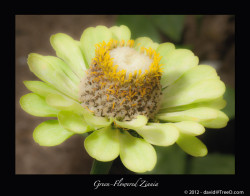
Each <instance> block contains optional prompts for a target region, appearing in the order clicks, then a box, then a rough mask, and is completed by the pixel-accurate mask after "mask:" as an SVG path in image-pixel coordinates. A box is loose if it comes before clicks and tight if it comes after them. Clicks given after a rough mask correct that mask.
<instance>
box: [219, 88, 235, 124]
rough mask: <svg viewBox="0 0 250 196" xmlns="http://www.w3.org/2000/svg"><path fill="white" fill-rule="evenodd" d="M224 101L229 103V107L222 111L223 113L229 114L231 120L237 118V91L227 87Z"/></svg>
mask: <svg viewBox="0 0 250 196" xmlns="http://www.w3.org/2000/svg"><path fill="white" fill-rule="evenodd" d="M224 99H225V100H226V101H227V105H226V107H225V108H223V109H222V111H223V112H225V113H226V114H227V116H228V117H229V119H233V118H234V117H235V89H234V88H232V87H229V86H226V92H225V94H224Z"/></svg>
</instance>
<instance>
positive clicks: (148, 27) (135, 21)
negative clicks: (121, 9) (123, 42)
mask: <svg viewBox="0 0 250 196" xmlns="http://www.w3.org/2000/svg"><path fill="white" fill-rule="evenodd" d="M116 25H126V26H127V27H129V28H130V30H131V39H136V38H138V37H144V36H146V37H150V38H151V39H152V40H153V41H154V42H158V43H159V42H161V38H160V34H159V32H158V31H157V29H156V28H155V26H154V25H153V24H152V23H151V21H150V20H149V19H148V16H145V15H118V17H117V21H116Z"/></svg>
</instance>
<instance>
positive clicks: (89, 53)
mask: <svg viewBox="0 0 250 196" xmlns="http://www.w3.org/2000/svg"><path fill="white" fill-rule="evenodd" d="M111 38H112V32H111V31H110V29H108V28H107V27H105V26H101V25H100V26H97V27H95V28H94V27H89V28H87V29H86V30H84V32H83V34H82V36H81V39H80V43H81V49H82V51H83V53H84V57H85V59H86V62H87V68H88V67H89V65H90V63H91V60H92V58H94V57H95V45H96V44H98V43H100V42H103V41H105V42H109V40H110V39H111Z"/></svg>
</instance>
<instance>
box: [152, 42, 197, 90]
mask: <svg viewBox="0 0 250 196" xmlns="http://www.w3.org/2000/svg"><path fill="white" fill-rule="evenodd" d="M156 51H158V52H160V54H161V55H162V59H161V64H163V65H162V67H161V68H162V69H163V73H162V78H161V84H162V88H165V87H166V86H169V85H171V84H172V83H173V82H175V81H176V80H177V79H178V78H179V77H181V76H182V75H183V74H184V73H185V72H186V71H188V70H189V69H191V68H193V67H195V66H197V65H198V62H199V59H198V57H197V56H195V55H194V54H193V52H191V51H190V50H187V49H175V48H174V46H173V45H172V44H170V43H164V44H163V45H159V47H158V48H157V50H156Z"/></svg>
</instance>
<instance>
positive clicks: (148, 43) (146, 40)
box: [134, 37, 159, 51]
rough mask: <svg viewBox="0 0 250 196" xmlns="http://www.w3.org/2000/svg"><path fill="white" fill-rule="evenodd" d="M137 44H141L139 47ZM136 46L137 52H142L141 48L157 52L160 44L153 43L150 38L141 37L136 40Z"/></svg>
mask: <svg viewBox="0 0 250 196" xmlns="http://www.w3.org/2000/svg"><path fill="white" fill-rule="evenodd" d="M137 44H139V45H137ZM134 46H135V49H136V50H137V51H140V48H141V47H145V48H147V49H148V48H152V49H154V50H156V49H157V47H158V46H159V44H158V43H156V42H153V41H152V40H151V39H150V38H148V37H139V38H137V39H136V40H135V44H134Z"/></svg>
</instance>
